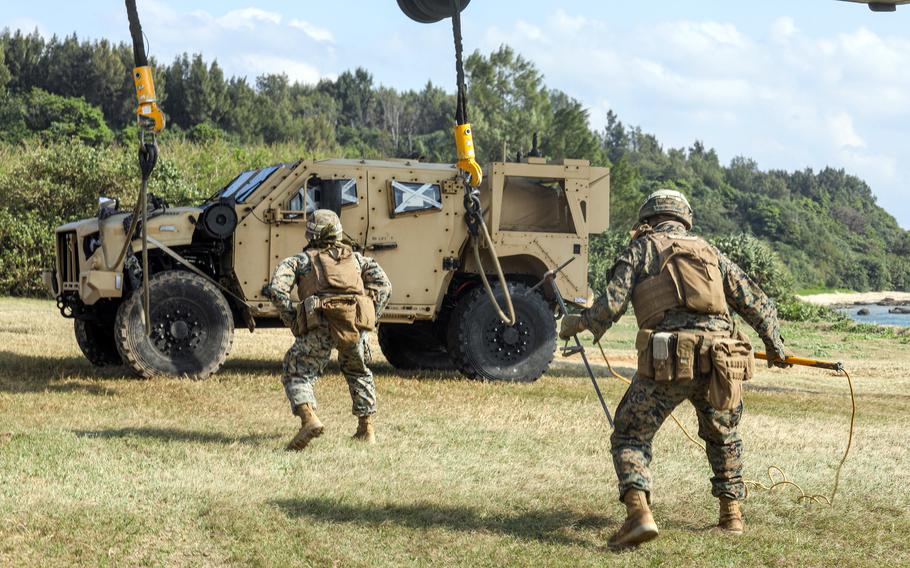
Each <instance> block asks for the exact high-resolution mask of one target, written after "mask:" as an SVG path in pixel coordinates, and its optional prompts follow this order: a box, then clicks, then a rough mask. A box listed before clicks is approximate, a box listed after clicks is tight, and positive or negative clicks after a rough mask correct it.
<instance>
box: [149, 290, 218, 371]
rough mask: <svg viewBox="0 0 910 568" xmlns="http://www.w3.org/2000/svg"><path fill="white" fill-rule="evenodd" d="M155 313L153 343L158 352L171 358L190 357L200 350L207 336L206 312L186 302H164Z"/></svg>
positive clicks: (153, 317) (153, 315) (153, 316)
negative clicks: (204, 316) (203, 312)
mask: <svg viewBox="0 0 910 568" xmlns="http://www.w3.org/2000/svg"><path fill="white" fill-rule="evenodd" d="M156 308H157V309H155V311H154V313H153V314H152V335H151V341H152V344H153V345H154V346H155V349H157V350H158V351H160V352H161V353H162V354H164V355H166V356H168V357H176V356H180V355H189V354H191V353H193V352H194V351H195V350H196V349H198V348H199V347H200V346H201V345H202V344H203V341H204V339H205V336H206V332H205V325H204V321H205V320H204V318H203V315H202V312H201V311H200V310H199V309H198V308H197V307H196V306H194V305H192V304H186V303H185V302H182V301H177V300H174V301H164V302H162V303H160V304H159V305H158V306H157V307H156Z"/></svg>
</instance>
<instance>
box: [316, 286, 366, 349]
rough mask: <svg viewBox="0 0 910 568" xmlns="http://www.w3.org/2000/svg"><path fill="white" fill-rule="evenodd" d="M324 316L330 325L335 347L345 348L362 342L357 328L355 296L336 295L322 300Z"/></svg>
mask: <svg viewBox="0 0 910 568" xmlns="http://www.w3.org/2000/svg"><path fill="white" fill-rule="evenodd" d="M322 317H323V318H325V321H326V323H327V324H328V326H329V331H330V332H331V336H332V340H333V341H334V343H335V347H337V348H338V349H343V348H345V347H348V346H350V345H353V344H356V343H359V342H360V330H359V329H357V323H356V322H357V299H356V297H354V296H335V297H331V298H325V299H323V300H322Z"/></svg>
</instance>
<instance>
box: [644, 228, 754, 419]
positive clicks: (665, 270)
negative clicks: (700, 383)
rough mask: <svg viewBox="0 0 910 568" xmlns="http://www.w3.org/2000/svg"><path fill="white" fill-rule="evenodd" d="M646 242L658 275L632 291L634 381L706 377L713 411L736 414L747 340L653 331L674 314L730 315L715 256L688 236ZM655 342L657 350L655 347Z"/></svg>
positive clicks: (750, 369) (746, 370)
mask: <svg viewBox="0 0 910 568" xmlns="http://www.w3.org/2000/svg"><path fill="white" fill-rule="evenodd" d="M646 238H649V239H651V240H652V242H653V243H654V244H655V245H656V247H657V254H658V259H659V262H660V271H659V272H658V273H657V274H656V275H654V276H650V277H648V278H646V279H645V280H643V281H641V282H640V283H639V284H637V285H636V286H635V289H634V290H633V291H632V306H633V307H634V309H635V317H636V318H637V319H638V327H639V329H640V331H639V332H638V336H637V337H636V348H637V349H638V376H640V377H644V378H653V379H655V380H658V381H688V380H692V379H694V378H695V376H696V374H710V379H709V383H708V402H709V403H710V404H711V406H712V407H713V408H715V409H717V410H724V411H728V410H735V409H736V408H738V407H739V404H740V402H741V401H742V383H743V381H748V380H749V379H750V378H752V375H753V374H754V359H753V357H752V345H751V344H750V343H749V339H748V337H746V336H745V335H743V334H741V333H739V332H735V331H734V332H729V331H725V332H708V331H694V330H689V331H686V330H679V331H674V332H671V333H657V332H654V331H652V330H653V329H654V327H655V326H657V325H658V324H660V323H661V322H662V321H663V319H664V317H665V316H666V315H667V312H669V311H670V310H674V309H685V310H688V311H690V312H693V313H697V314H705V315H726V314H728V313H729V312H728V307H727V298H726V295H725V294H724V284H723V275H722V274H721V272H720V266H719V260H720V259H719V257H718V254H717V252H716V251H715V250H714V248H713V247H712V246H711V245H710V244H708V243H707V242H706V241H705V240H704V239H700V238H698V237H693V236H689V235H673V234H667V233H652V234H650V235H648V236H647V237H646ZM658 340H660V341H659V343H660V344H661V345H660V349H658V348H657V346H656V345H655V344H656V343H658ZM658 351H659V352H660V353H658Z"/></svg>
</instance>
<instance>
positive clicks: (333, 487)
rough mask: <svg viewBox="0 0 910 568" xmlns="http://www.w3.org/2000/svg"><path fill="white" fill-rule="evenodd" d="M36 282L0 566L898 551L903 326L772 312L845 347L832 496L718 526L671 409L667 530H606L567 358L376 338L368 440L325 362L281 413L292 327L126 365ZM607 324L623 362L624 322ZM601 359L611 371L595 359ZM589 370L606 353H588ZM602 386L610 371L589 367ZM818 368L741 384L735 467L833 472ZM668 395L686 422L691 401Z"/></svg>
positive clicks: (840, 351) (809, 476)
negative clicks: (506, 364) (442, 371)
mask: <svg viewBox="0 0 910 568" xmlns="http://www.w3.org/2000/svg"><path fill="white" fill-rule="evenodd" d="M71 325H72V324H71V322H69V321H66V320H63V319H62V318H60V317H59V316H58V315H57V313H56V309H55V308H54V307H53V306H52V304H51V303H50V302H45V301H33V300H10V299H4V300H0V481H2V484H0V566H70V565H92V566H94V565H101V566H106V565H110V566H146V565H148V566H222V565H244V566H246V565H253V566H278V565H292V566H387V565H394V566H428V565H434V566H437V565H438V566H502V565H516V566H538V565H542V566H557V565H565V566H601V565H605V564H607V565H617V566H640V565H653V566H661V565H665V566H696V565H697V566H834V565H837V566H906V565H908V564H910V515H908V513H907V509H908V507H910V489H908V488H910V452H908V444H907V439H908V434H907V425H908V417H910V373H908V372H907V371H908V365H910V350H908V346H907V344H906V343H904V342H902V341H901V340H900V339H887V340H881V339H875V338H873V337H857V336H850V337H848V338H846V339H843V338H841V337H838V336H837V335H834V334H832V333H829V332H825V331H824V330H822V329H821V328H818V327H808V326H802V327H793V326H788V327H787V329H786V333H787V335H788V339H789V344H790V345H791V346H792V347H793V348H794V349H795V350H796V351H797V352H798V353H800V354H801V355H807V356H812V355H817V356H824V357H830V358H838V359H843V360H844V362H845V363H846V364H847V365H848V367H849V368H850V369H851V370H852V371H853V377H854V380H855V382H856V389H857V394H858V404H859V414H858V418H857V430H856V439H855V442H854V450H853V454H852V456H851V458H850V461H849V462H848V463H847V465H846V467H845V469H844V477H843V481H842V484H841V490H840V494H839V496H838V499H837V500H836V501H835V505H834V507H833V508H828V507H824V506H819V505H807V504H798V503H796V502H795V501H794V496H795V494H796V492H795V491H793V490H788V489H783V490H781V491H779V492H774V493H772V494H768V493H766V492H754V493H753V494H752V496H751V497H750V499H749V500H748V501H747V503H746V507H745V510H746V515H747V522H748V525H747V534H746V535H744V536H743V537H741V538H738V539H729V538H720V537H716V536H713V535H710V534H708V533H707V532H706V531H705V530H704V529H705V528H706V527H708V526H710V525H711V524H712V523H713V522H714V521H715V519H716V517H715V515H716V502H715V501H714V500H713V499H712V498H711V496H710V485H709V483H708V477H709V475H710V474H709V469H708V465H707V462H706V460H705V458H704V456H703V455H702V454H700V451H699V450H698V449H697V448H695V447H694V446H692V445H691V443H690V442H688V441H687V440H686V439H685V438H684V437H683V435H682V434H681V433H680V432H679V431H678V430H677V429H676V428H675V426H673V425H672V424H671V423H670V424H667V425H666V426H665V427H664V429H663V430H662V431H661V432H660V433H659V434H658V437H657V439H656V442H655V448H654V454H655V456H654V457H655V463H654V466H655V467H654V474H655V483H656V486H655V494H654V498H655V507H654V508H655V515H656V518H657V522H658V524H659V525H660V527H661V530H662V533H661V537H660V538H659V539H658V540H657V541H655V542H654V543H652V544H651V545H649V546H646V547H644V548H642V549H640V550H636V551H632V552H627V553H623V554H611V553H610V552H609V551H608V550H607V549H606V540H607V538H608V536H609V535H610V533H611V531H612V530H614V529H615V528H616V527H617V526H618V524H619V523H621V522H622V518H623V509H622V506H621V505H620V503H619V502H618V501H617V500H616V489H615V476H614V473H613V468H612V463H611V460H610V454H609V443H608V436H609V428H608V426H607V424H606V421H605V419H604V417H603V416H602V415H601V414H600V412H601V411H600V408H599V406H598V404H597V401H596V399H595V397H594V394H593V390H592V388H591V386H590V384H589V382H588V380H587V379H586V378H585V376H584V375H583V374H582V372H581V368H580V367H578V366H577V365H575V364H569V363H565V362H560V363H559V364H558V365H557V366H556V367H555V368H554V370H553V371H552V372H551V373H550V374H549V375H548V376H546V377H544V378H543V379H541V380H540V381H538V382H537V383H535V384H533V385H525V386H518V385H507V384H481V383H475V382H469V381H465V380H461V379H459V378H457V377H454V376H430V375H416V374H403V373H400V372H396V371H394V370H393V369H391V368H390V367H389V366H388V365H387V364H386V363H385V362H384V361H383V360H381V356H379V355H378V354H377V356H376V358H377V361H376V363H375V365H374V370H375V372H376V376H377V383H378V387H379V393H380V404H381V409H380V414H379V415H378V416H377V422H378V436H379V440H380V443H379V444H378V445H377V446H375V447H371V448H367V447H363V446H360V445H356V444H354V443H353V442H351V441H350V440H349V436H350V435H351V434H352V433H353V431H354V428H355V425H356V421H355V419H354V418H353V417H351V415H350V413H349V412H350V399H349V397H348V394H347V388H346V386H345V384H344V381H343V380H342V379H341V377H340V376H339V375H338V373H337V370H335V369H334V367H333V368H330V371H329V373H328V375H327V376H326V377H325V378H324V379H323V381H322V383H321V384H320V389H319V391H318V395H319V397H320V403H321V406H320V415H321V417H322V419H323V421H324V422H325V423H326V426H327V430H326V435H324V436H323V437H322V438H320V439H319V440H317V441H316V442H315V443H314V444H313V445H312V446H311V448H309V449H308V450H307V451H306V452H305V453H303V454H290V453H287V452H284V451H282V447H283V445H284V443H285V442H286V440H287V439H288V438H289V436H290V435H291V434H292V433H293V432H294V431H295V429H296V424H297V423H296V421H295V420H296V419H294V418H293V417H292V416H291V415H290V413H289V411H288V408H287V406H286V402H285V398H284V393H283V391H282V389H281V385H280V379H279V375H280V358H281V356H282V355H283V352H284V351H285V349H286V348H287V347H288V346H289V344H290V341H291V338H290V334H289V333H288V332H283V331H279V330H274V331H270V330H266V331H259V332H256V333H255V334H253V335H251V334H249V333H247V332H246V331H242V332H238V335H237V339H236V342H235V347H234V350H233V353H232V356H231V358H230V359H229V362H228V363H227V365H226V366H225V368H224V370H223V371H222V372H220V373H219V374H218V375H217V376H215V377H213V378H211V379H209V380H207V381H201V382H190V381H181V380H163V379H160V380H151V381H143V380H136V379H134V378H132V377H130V376H127V375H126V374H125V373H124V371H123V370H121V369H104V370H96V369H93V368H92V367H90V366H89V364H88V363H87V362H86V361H85V360H84V359H82V357H81V354H80V353H79V351H78V348H77V346H76V343H75V340H74V339H73V336H72V327H71ZM630 326H631V323H629V322H625V323H624V324H623V325H622V326H620V327H619V329H617V330H614V331H611V332H610V334H609V335H608V339H609V341H608V347H609V349H610V350H611V353H613V354H615V355H616V357H617V362H618V365H617V367H618V368H619V369H620V370H621V372H623V373H626V374H631V368H630V367H631V355H632V351H631V350H630V344H631V341H632V336H633V330H632V328H631V327H630ZM599 370H601V371H603V369H602V368H599ZM604 375H605V374H604ZM603 385H604V387H605V391H606V394H607V396H608V398H609V400H610V401H611V405H612V406H615V404H616V402H617V401H618V400H619V398H620V397H621V395H622V392H623V388H624V386H623V385H622V384H620V383H619V382H618V381H616V380H615V379H610V380H607V379H603ZM846 392H847V390H846V384H845V382H844V380H843V379H842V378H838V377H834V376H832V375H831V374H830V373H826V372H821V371H815V370H807V369H793V370H789V371H779V370H766V369H764V368H762V369H761V371H760V373H759V376H758V377H757V378H756V380H755V381H754V382H753V383H752V384H751V385H750V388H749V390H748V392H747V394H746V397H747V398H746V404H747V410H746V417H745V420H744V424H743V427H742V434H743V436H744V438H745V442H746V451H747V456H746V457H747V464H746V467H747V474H748V476H749V477H751V478H762V477H763V476H764V472H765V468H766V467H767V466H768V465H770V464H777V465H780V466H781V467H782V468H783V469H784V470H786V471H787V473H788V474H789V475H790V476H791V478H792V479H794V480H796V481H798V482H799V483H801V484H802V485H803V486H805V487H806V488H807V490H810V491H813V492H823V493H825V492H828V491H829V490H830V486H831V482H832V479H833V474H834V467H835V466H836V464H837V461H838V459H839V457H840V454H841V452H842V451H843V447H844V444H845V441H846V434H847V424H848V417H849V398H848V397H847V394H846ZM678 414H679V416H680V419H681V420H682V421H683V422H684V423H685V424H686V425H689V426H690V427H694V422H695V420H694V413H693V412H692V411H691V409H690V408H689V407H688V406H684V407H681V409H680V411H679V412H678Z"/></svg>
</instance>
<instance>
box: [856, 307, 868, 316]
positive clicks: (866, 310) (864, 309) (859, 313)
mask: <svg viewBox="0 0 910 568" xmlns="http://www.w3.org/2000/svg"><path fill="white" fill-rule="evenodd" d="M869 313H870V312H869V308H863V309H861V310H859V311H858V312H856V315H858V316H868V315H869Z"/></svg>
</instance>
